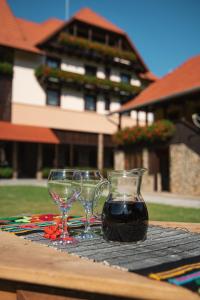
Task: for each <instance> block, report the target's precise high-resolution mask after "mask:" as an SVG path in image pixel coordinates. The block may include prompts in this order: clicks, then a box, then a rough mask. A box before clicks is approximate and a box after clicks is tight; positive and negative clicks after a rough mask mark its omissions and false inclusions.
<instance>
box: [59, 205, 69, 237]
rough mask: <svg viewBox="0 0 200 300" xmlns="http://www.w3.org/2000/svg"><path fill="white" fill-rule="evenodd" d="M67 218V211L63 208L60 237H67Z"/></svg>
mask: <svg viewBox="0 0 200 300" xmlns="http://www.w3.org/2000/svg"><path fill="white" fill-rule="evenodd" d="M67 218H68V212H67V211H65V210H63V211H62V233H61V236H60V237H61V239H65V238H67V237H69V232H68V229H67Z"/></svg>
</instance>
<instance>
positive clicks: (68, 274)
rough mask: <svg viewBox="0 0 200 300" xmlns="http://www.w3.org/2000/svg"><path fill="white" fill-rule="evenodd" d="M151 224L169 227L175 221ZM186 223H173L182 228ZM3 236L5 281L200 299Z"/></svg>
mask: <svg viewBox="0 0 200 300" xmlns="http://www.w3.org/2000/svg"><path fill="white" fill-rule="evenodd" d="M150 223H151V224H154V225H159V226H164V227H168V226H169V225H170V224H169V223H171V222H158V223H157V222H150ZM183 224H184V225H183ZM185 224H187V223H181V224H180V223H177V222H176V223H175V222H173V224H172V223H171V225H173V226H176V227H178V228H181V227H182V226H183V227H182V228H184V227H185V226H186V225H185ZM197 225H198V224H197ZM188 226H189V225H188ZM192 227H193V226H192ZM0 238H1V244H0V254H1V261H0V278H1V279H3V280H9V281H19V282H26V283H31V284H37V285H45V286H50V287H52V286H53V287H56V288H62V289H73V290H76V291H77V292H78V291H85V292H88V293H98V294H102V295H114V296H118V297H122V296H124V297H127V298H135V299H152V300H153V299H154V300H156V299H160V300H163V299H168V300H171V299H176V300H179V299H180V300H182V299H187V300H190V299H193V300H195V299H199V297H198V296H197V294H195V293H192V292H190V291H189V290H186V289H184V288H181V287H177V286H173V285H170V284H168V283H164V282H158V281H155V280H151V279H148V278H146V277H144V276H140V275H137V274H135V273H129V272H126V271H122V270H119V269H115V268H113V267H108V266H105V265H103V264H101V263H94V262H92V261H88V260H86V259H81V258H78V257H75V256H73V255H70V254H67V253H64V252H59V251H57V250H55V249H52V248H48V247H45V246H44V245H40V244H37V243H34V242H30V241H27V240H24V239H22V238H19V237H16V236H14V235H12V234H10V233H5V232H0ZM13 250H14V251H13ZM40 268H41V269H40ZM166 295H167V298H166Z"/></svg>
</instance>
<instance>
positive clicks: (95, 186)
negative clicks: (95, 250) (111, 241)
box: [77, 170, 108, 240]
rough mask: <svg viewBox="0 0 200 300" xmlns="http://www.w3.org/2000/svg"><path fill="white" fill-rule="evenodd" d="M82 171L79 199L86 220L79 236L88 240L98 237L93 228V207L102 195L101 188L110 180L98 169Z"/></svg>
mask: <svg viewBox="0 0 200 300" xmlns="http://www.w3.org/2000/svg"><path fill="white" fill-rule="evenodd" d="M80 172H81V177H82V189H81V192H80V195H79V197H78V200H79V201H80V202H81V204H82V205H83V207H84V210H85V216H86V220H85V229H84V232H82V233H80V234H79V235H78V236H77V238H78V239H81V240H86V239H93V238H95V237H96V234H95V233H94V232H93V231H92V229H91V226H90V219H91V217H92V214H93V208H94V206H95V205H96V204H97V201H98V199H99V198H100V196H101V188H102V186H103V185H104V184H106V183H108V180H106V179H104V178H103V176H102V175H101V173H100V172H99V171H98V170H82V171H80Z"/></svg>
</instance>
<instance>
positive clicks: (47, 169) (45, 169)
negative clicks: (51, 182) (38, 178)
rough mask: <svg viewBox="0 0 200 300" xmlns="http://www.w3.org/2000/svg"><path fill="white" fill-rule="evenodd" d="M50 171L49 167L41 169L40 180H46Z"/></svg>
mask: <svg viewBox="0 0 200 300" xmlns="http://www.w3.org/2000/svg"><path fill="white" fill-rule="evenodd" d="M51 169H52V168H50V167H47V168H44V169H42V178H44V179H47V178H48V176H49V173H50V170H51Z"/></svg>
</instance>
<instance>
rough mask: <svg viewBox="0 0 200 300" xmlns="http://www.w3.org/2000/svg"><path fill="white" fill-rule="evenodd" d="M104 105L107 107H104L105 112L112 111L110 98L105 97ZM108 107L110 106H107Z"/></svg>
mask: <svg viewBox="0 0 200 300" xmlns="http://www.w3.org/2000/svg"><path fill="white" fill-rule="evenodd" d="M104 103H105V106H104V110H106V111H110V104H111V101H110V97H109V96H107V95H106V96H104ZM107 105H108V106H107Z"/></svg>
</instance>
